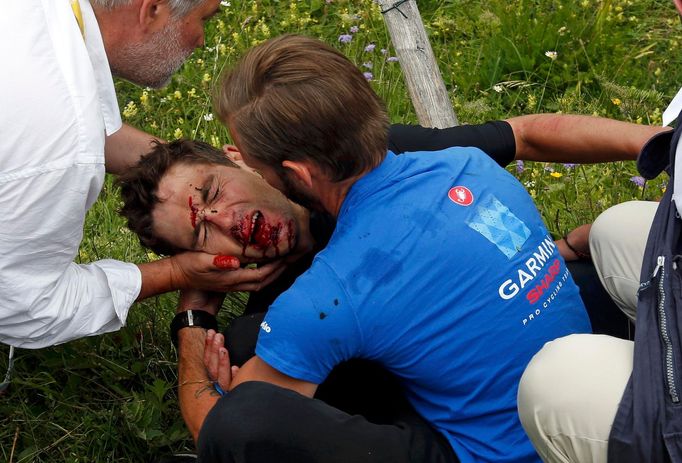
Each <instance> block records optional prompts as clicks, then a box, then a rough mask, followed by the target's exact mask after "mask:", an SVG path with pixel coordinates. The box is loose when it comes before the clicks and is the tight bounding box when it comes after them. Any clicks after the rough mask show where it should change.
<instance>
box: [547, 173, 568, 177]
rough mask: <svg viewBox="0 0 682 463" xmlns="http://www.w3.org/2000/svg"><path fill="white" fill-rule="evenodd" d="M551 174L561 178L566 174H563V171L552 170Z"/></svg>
mask: <svg viewBox="0 0 682 463" xmlns="http://www.w3.org/2000/svg"><path fill="white" fill-rule="evenodd" d="M549 175H551V176H552V177H554V178H561V177H563V176H564V174H562V173H561V172H552V173H551V174H549Z"/></svg>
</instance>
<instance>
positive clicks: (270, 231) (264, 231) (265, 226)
mask: <svg viewBox="0 0 682 463" xmlns="http://www.w3.org/2000/svg"><path fill="white" fill-rule="evenodd" d="M281 231H282V224H276V225H271V224H270V223H268V221H267V219H266V218H265V215H264V214H263V213H262V212H261V211H254V212H253V214H252V215H251V218H250V219H249V218H248V217H245V218H244V219H243V220H242V221H241V222H240V223H239V224H238V225H235V226H234V227H232V235H233V236H234V237H235V239H236V240H237V241H239V242H240V243H241V245H242V246H243V252H244V253H245V252H246V248H247V247H248V246H253V247H254V248H257V249H260V250H262V251H263V252H265V251H266V250H267V249H268V248H270V247H274V248H275V252H276V254H277V255H279V241H280V233H281Z"/></svg>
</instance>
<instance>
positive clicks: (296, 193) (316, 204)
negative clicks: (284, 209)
mask: <svg viewBox="0 0 682 463" xmlns="http://www.w3.org/2000/svg"><path fill="white" fill-rule="evenodd" d="M290 175H291V174H290V173H289V172H287V171H281V172H280V178H281V179H282V184H283V187H284V191H283V193H284V196H286V197H287V198H289V199H290V200H291V201H293V202H295V203H296V204H299V205H301V206H303V207H305V208H306V209H308V210H313V211H322V212H325V209H324V206H323V205H322V203H321V202H320V201H319V200H318V199H317V198H315V197H314V196H313V195H311V194H310V193H308V192H307V191H302V190H301V189H299V188H298V187H297V186H296V185H295V184H294V182H293V180H292V179H291V177H290Z"/></svg>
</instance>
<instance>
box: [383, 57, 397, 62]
mask: <svg viewBox="0 0 682 463" xmlns="http://www.w3.org/2000/svg"><path fill="white" fill-rule="evenodd" d="M386 62H387V63H397V62H398V57H397V56H389V57H388V58H386Z"/></svg>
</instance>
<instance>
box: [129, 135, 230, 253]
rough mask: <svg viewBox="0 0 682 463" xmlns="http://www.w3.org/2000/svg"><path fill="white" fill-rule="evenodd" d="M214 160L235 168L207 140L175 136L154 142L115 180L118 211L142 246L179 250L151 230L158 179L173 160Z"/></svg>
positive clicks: (219, 163) (177, 162) (166, 251)
mask: <svg viewBox="0 0 682 463" xmlns="http://www.w3.org/2000/svg"><path fill="white" fill-rule="evenodd" d="M179 163H182V164H204V165H206V164H208V165H210V164H217V165H222V166H228V167H236V168H239V166H238V165H237V164H235V163H234V162H232V161H231V160H230V159H229V158H228V157H227V156H226V155H225V153H223V152H222V151H220V150H219V149H216V148H214V147H213V146H211V145H209V144H208V143H204V142H201V141H194V140H176V141H173V142H170V143H155V145H154V148H153V149H152V150H151V151H150V152H149V153H147V154H145V155H144V156H142V157H141V158H140V160H139V161H138V162H137V164H136V165H135V166H133V167H131V168H130V169H128V171H126V172H125V173H124V174H122V175H121V176H120V177H119V178H118V179H117V181H116V183H117V185H118V186H120V188H121V197H122V199H123V207H122V208H121V210H120V211H119V212H120V214H121V215H122V216H123V217H125V218H126V219H127V220H128V228H130V230H132V231H133V232H135V233H136V234H137V236H138V238H139V239H140V243H142V245H143V246H145V247H147V248H149V249H151V250H152V251H154V252H155V253H157V254H159V255H172V254H175V253H177V252H180V251H182V249H178V248H176V247H175V246H173V244H171V243H169V242H168V241H166V240H164V239H162V238H159V237H158V236H156V235H155V234H154V219H153V218H152V212H153V211H154V207H155V206H156V204H158V203H159V202H161V201H160V200H159V198H158V196H157V192H158V188H159V182H160V181H161V179H162V178H163V176H164V175H166V172H168V169H170V168H171V167H173V166H174V165H175V164H179Z"/></svg>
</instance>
